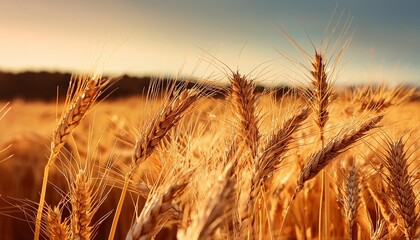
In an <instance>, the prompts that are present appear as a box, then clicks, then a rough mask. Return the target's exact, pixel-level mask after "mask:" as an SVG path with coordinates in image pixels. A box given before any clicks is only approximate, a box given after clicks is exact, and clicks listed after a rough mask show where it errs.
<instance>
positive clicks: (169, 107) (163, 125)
mask: <svg viewBox="0 0 420 240" xmlns="http://www.w3.org/2000/svg"><path fill="white" fill-rule="evenodd" d="M200 97H201V93H200V91H199V90H197V89H187V90H184V91H182V92H181V93H180V94H179V95H178V96H177V97H175V98H174V99H172V100H171V101H168V102H167V103H166V104H165V105H164V106H163V108H162V109H161V111H160V112H159V113H158V114H157V115H156V116H155V117H154V118H153V119H152V121H151V123H150V124H149V125H148V126H147V128H146V129H145V130H144V132H143V133H142V134H140V137H139V138H138V139H137V140H136V144H135V146H134V151H133V155H132V158H131V164H130V168H129V170H128V172H127V174H126V175H125V177H124V186H123V189H122V192H121V196H120V199H119V201H118V205H117V209H116V210H115V214H114V219H113V221H112V226H111V230H110V233H109V238H108V239H109V240H112V239H114V235H115V231H116V228H117V224H118V219H119V216H120V213H121V209H122V207H123V203H124V199H125V195H126V193H127V189H128V185H129V182H130V179H131V175H132V173H133V172H134V171H135V170H136V169H137V168H138V166H139V165H140V163H142V162H143V161H145V160H146V159H147V157H149V156H150V155H151V154H152V153H153V151H154V150H155V148H156V146H157V145H158V144H159V142H160V141H161V140H162V138H163V137H164V136H165V135H166V133H168V131H169V130H170V129H171V128H172V127H173V126H175V125H176V124H177V123H178V122H179V120H181V118H182V117H183V116H184V114H185V112H186V111H187V109H188V108H190V107H191V105H192V104H193V103H195V102H196V101H197V100H198V99H199V98H200Z"/></svg>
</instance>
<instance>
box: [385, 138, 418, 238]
mask: <svg viewBox="0 0 420 240" xmlns="http://www.w3.org/2000/svg"><path fill="white" fill-rule="evenodd" d="M386 147H387V148H386V154H385V155H384V156H383V158H382V163H383V164H384V165H385V167H386V169H387V172H386V173H385V177H384V180H385V182H386V183H387V185H388V187H389V191H390V195H391V196H390V199H391V201H392V205H393V208H392V209H393V212H394V214H395V215H396V216H398V217H399V221H397V224H398V226H399V227H400V229H401V230H402V232H403V233H404V235H405V237H406V238H407V239H414V238H415V237H416V234H417V231H418V227H419V220H420V215H419V213H418V208H417V204H418V201H417V200H416V194H415V192H414V174H413V172H410V171H409V161H408V154H407V149H405V148H406V146H405V142H404V141H403V139H402V138H398V139H397V140H395V141H392V140H387V142H386Z"/></svg>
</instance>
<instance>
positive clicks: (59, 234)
mask: <svg viewBox="0 0 420 240" xmlns="http://www.w3.org/2000/svg"><path fill="white" fill-rule="evenodd" d="M47 209H48V210H47V217H46V230H47V236H48V238H49V239H51V240H70V239H71V237H70V229H69V225H68V220H67V219H66V220H64V221H62V219H61V213H62V212H61V209H60V208H59V207H58V206H55V207H54V208H51V207H49V206H48V207H47Z"/></svg>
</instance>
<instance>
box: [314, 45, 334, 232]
mask: <svg viewBox="0 0 420 240" xmlns="http://www.w3.org/2000/svg"><path fill="white" fill-rule="evenodd" d="M310 72H311V75H312V81H311V83H312V88H313V90H312V98H313V99H312V101H313V107H314V109H315V116H316V118H315V123H316V124H317V126H318V128H319V139H320V141H321V148H323V147H324V143H325V137H324V130H325V125H326V124H327V121H328V119H329V111H328V107H329V105H330V103H331V98H332V89H333V88H332V86H331V84H330V82H329V81H328V78H327V73H326V64H325V60H324V58H323V56H322V55H321V54H320V53H318V52H317V51H316V50H315V58H314V60H313V61H312V70H311V71H310ZM321 178H322V185H321V195H320V201H319V204H320V207H319V233H320V234H321V233H322V236H327V235H328V233H327V231H328V230H327V224H329V223H328V221H329V220H328V219H329V202H328V199H329V188H328V179H327V178H326V176H325V172H324V171H323V172H322V174H321Z"/></svg>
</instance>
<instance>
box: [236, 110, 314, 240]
mask: <svg viewBox="0 0 420 240" xmlns="http://www.w3.org/2000/svg"><path fill="white" fill-rule="evenodd" d="M310 113H311V110H310V109H309V108H304V109H303V110H301V111H300V112H299V113H298V114H295V115H294V116H292V117H291V118H289V119H288V120H287V121H285V122H284V123H283V126H282V127H281V128H280V129H279V130H278V131H277V132H276V133H275V134H273V135H272V136H271V139H270V140H269V142H268V144H267V146H265V148H264V151H263V153H262V154H261V156H260V157H259V158H257V160H256V161H255V163H254V169H253V177H252V179H251V189H250V194H249V198H248V203H247V206H246V212H245V214H246V215H245V217H244V218H243V219H242V227H245V226H248V228H249V230H250V231H251V232H250V233H249V235H250V236H251V238H252V237H253V225H254V219H255V218H254V214H253V211H254V204H255V202H256V201H257V200H258V197H259V195H260V192H261V187H262V186H263V185H264V183H265V180H266V179H267V178H268V176H270V175H271V174H273V173H274V172H275V171H276V170H277V169H278V168H279V166H280V164H281V162H282V160H283V159H282V157H283V156H284V155H285V154H286V152H287V151H288V150H289V144H290V143H291V142H292V141H293V139H294V138H293V137H292V135H293V134H294V133H295V132H296V131H297V130H298V129H299V128H300V127H301V126H302V124H303V122H304V121H305V120H306V119H307V118H308V116H309V114H310Z"/></svg>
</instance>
